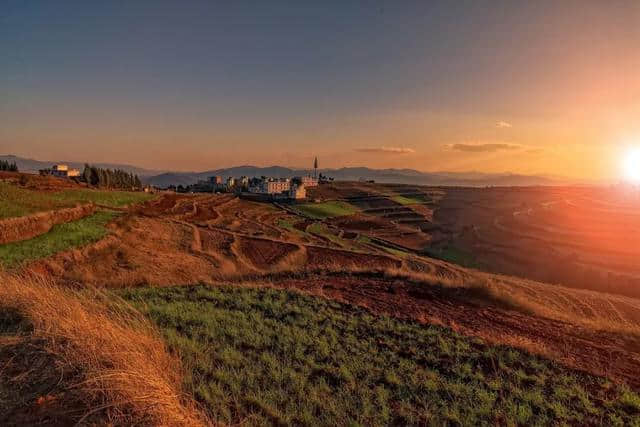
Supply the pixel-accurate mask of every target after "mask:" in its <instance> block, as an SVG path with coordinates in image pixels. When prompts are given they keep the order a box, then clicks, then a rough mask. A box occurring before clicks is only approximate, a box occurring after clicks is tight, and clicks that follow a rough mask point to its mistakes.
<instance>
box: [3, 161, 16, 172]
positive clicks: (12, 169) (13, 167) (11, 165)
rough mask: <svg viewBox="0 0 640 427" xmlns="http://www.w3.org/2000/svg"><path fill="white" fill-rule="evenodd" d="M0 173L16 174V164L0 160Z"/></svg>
mask: <svg viewBox="0 0 640 427" xmlns="http://www.w3.org/2000/svg"><path fill="white" fill-rule="evenodd" d="M0 171H9V172H18V165H16V162H13V163H9V160H0Z"/></svg>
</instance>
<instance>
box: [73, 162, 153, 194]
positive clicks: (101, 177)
mask: <svg viewBox="0 0 640 427" xmlns="http://www.w3.org/2000/svg"><path fill="white" fill-rule="evenodd" d="M82 180H83V181H85V182H86V183H87V184H89V185H93V186H94V187H105V188H119V189H126V190H130V189H132V188H136V189H141V188H142V182H140V178H138V175H135V174H133V173H129V172H126V171H123V170H121V169H103V168H98V167H95V166H90V165H88V164H85V165H84V170H83V171H82Z"/></svg>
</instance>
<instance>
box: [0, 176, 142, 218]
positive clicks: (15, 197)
mask: <svg viewBox="0 0 640 427" xmlns="http://www.w3.org/2000/svg"><path fill="white" fill-rule="evenodd" d="M153 197H154V196H153V195H151V194H148V193H143V192H129V191H103V190H90V189H82V188H79V189H70V190H62V191H57V192H43V191H36V190H29V189H25V188H21V187H18V186H15V185H11V184H8V183H6V182H0V219H2V218H11V217H17V216H24V215H29V214H32V213H36V212H42V211H47V210H53V209H60V208H65V207H72V206H75V205H76V204H77V203H88V202H93V203H97V204H101V205H106V206H111V207H118V206H124V205H128V204H132V203H138V202H143V201H146V200H149V199H151V198H153Z"/></svg>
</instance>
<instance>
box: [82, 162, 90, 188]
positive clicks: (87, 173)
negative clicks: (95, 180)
mask: <svg viewBox="0 0 640 427" xmlns="http://www.w3.org/2000/svg"><path fill="white" fill-rule="evenodd" d="M82 179H83V180H84V182H86V183H87V184H91V166H89V165H88V164H87V163H85V164H84V170H83V171H82Z"/></svg>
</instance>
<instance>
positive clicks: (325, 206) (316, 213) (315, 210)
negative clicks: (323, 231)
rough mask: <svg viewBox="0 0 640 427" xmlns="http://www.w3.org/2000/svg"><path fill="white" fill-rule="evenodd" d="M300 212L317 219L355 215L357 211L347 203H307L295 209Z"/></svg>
mask: <svg viewBox="0 0 640 427" xmlns="http://www.w3.org/2000/svg"><path fill="white" fill-rule="evenodd" d="M295 208H296V209H297V210H298V211H300V212H302V213H304V214H306V215H308V216H310V217H312V218H316V219H324V218H333V217H337V216H345V215H353V214H355V213H356V212H357V209H356V208H355V207H354V206H352V205H350V204H349V203H345V202H323V203H305V204H302V205H297V206H296V207H295Z"/></svg>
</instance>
